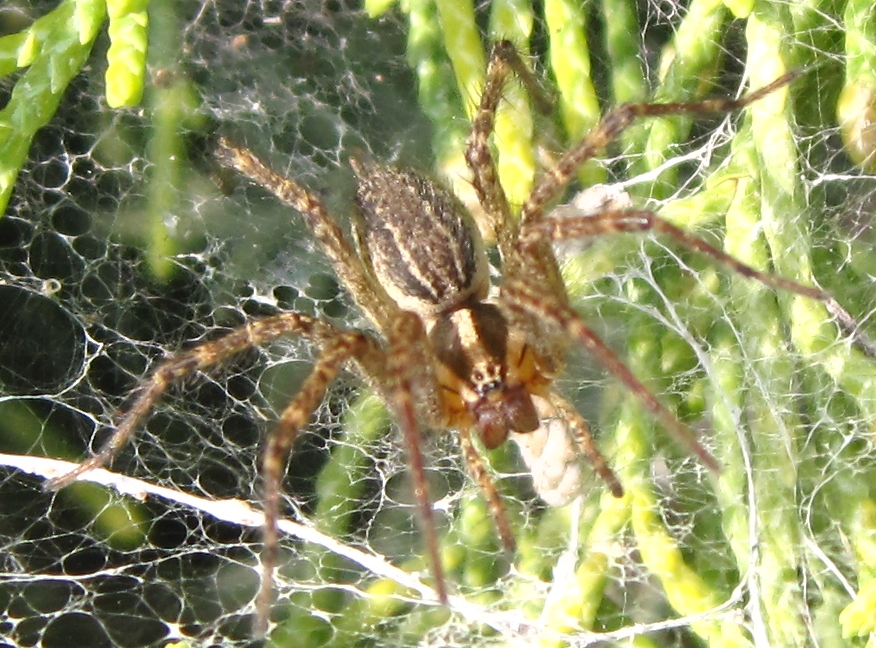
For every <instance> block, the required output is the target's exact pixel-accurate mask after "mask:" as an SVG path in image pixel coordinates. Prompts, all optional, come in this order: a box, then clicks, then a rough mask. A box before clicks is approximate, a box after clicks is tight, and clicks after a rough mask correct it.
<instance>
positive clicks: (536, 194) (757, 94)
mask: <svg viewBox="0 0 876 648" xmlns="http://www.w3.org/2000/svg"><path fill="white" fill-rule="evenodd" d="M798 75H799V72H796V71H795V72H788V73H786V74H784V75H782V76H780V77H779V78H778V79H776V80H775V81H773V82H772V83H770V84H768V85H765V86H764V87H762V88H759V89H758V90H755V91H754V92H752V93H750V94H748V95H747V96H745V97H742V98H741V99H726V98H718V99H706V100H704V101H692V102H680V103H626V104H621V105H620V106H617V107H616V108H614V109H613V110H611V112H609V113H608V114H606V115H605V116H604V117H603V118H602V120H600V122H599V124H597V125H596V128H594V129H593V130H592V131H590V133H588V134H587V136H586V137H585V138H584V139H583V140H581V142H580V143H579V144H577V145H576V146H575V147H574V148H571V149H569V151H568V152H566V154H565V155H563V157H562V158H560V161H559V162H557V164H556V166H554V167H553V168H552V169H549V170H548V171H547V172H546V173H544V174H543V175H542V176H541V177H540V178H539V179H538V181H537V183H536V185H535V188H534V189H533V190H532V193H531V194H530V196H529V199H528V200H527V201H526V204H524V205H523V210H522V211H521V215H520V221H521V226H524V227H525V226H526V224H527V223H531V222H533V221H538V220H541V219H542V218H543V217H544V207H545V205H546V204H548V203H549V202H551V201H552V200H553V199H554V198H556V197H557V194H558V193H559V192H560V191H561V190H562V188H563V187H565V186H566V184H568V182H569V180H570V179H571V178H572V177H573V176H574V174H575V172H576V171H577V170H578V168H579V167H580V166H581V165H582V164H584V162H586V161H587V160H590V159H592V158H593V157H594V156H596V155H597V154H598V153H599V151H601V150H602V149H604V148H605V147H606V146H608V145H609V144H610V143H611V142H613V141H614V140H615V139H617V138H618V137H619V136H620V135H621V134H622V133H623V132H624V131H625V130H626V129H627V128H628V127H629V126H630V125H631V124H632V123H633V122H634V121H635V120H637V119H639V118H641V117H662V116H666V115H683V114H701V113H726V112H730V111H734V110H739V109H741V108H744V107H745V106H748V105H749V104H751V103H753V102H755V101H757V100H758V99H762V98H763V97H765V96H766V95H768V94H770V93H771V92H773V91H775V90H777V89H778V88H781V87H782V86H784V85H787V84H788V83H790V82H791V81H793V80H794V79H795V78H796V77H797V76H798Z"/></svg>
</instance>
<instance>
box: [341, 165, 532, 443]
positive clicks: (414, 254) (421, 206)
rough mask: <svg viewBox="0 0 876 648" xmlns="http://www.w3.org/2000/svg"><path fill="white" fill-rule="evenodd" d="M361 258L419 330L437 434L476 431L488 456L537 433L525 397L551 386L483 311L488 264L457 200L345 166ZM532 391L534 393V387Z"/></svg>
mask: <svg viewBox="0 0 876 648" xmlns="http://www.w3.org/2000/svg"><path fill="white" fill-rule="evenodd" d="M352 164H353V169H354V171H355V172H356V174H357V176H358V179H359V184H358V189H357V192H356V204H357V206H358V208H359V214H360V215H361V224H360V233H359V237H358V238H359V241H360V250H361V253H362V258H363V259H364V260H365V261H366V263H367V264H368V265H370V270H371V271H372V272H373V274H374V276H375V278H376V280H377V282H378V283H379V284H380V285H381V286H382V287H383V288H384V289H385V290H386V292H387V294H388V296H389V297H390V298H391V299H392V300H393V301H394V302H395V303H396V304H397V305H398V307H399V308H400V309H401V310H404V311H410V312H413V313H416V314H417V315H418V316H419V317H420V318H421V320H422V321H423V326H424V328H425V331H426V334H427V336H428V340H429V344H430V346H431V348H432V351H433V353H434V356H435V360H436V361H437V365H436V367H435V370H436V377H437V380H438V384H439V385H440V389H441V406H442V407H441V409H442V410H443V411H444V415H443V416H441V417H440V420H438V421H436V423H437V424H438V425H439V426H440V427H444V428H459V427H465V428H474V429H476V430H477V432H478V434H479V435H480V438H481V441H482V442H483V444H484V446H485V447H487V448H490V449H492V448H496V447H498V446H499V445H501V444H502V443H504V441H505V440H506V438H507V437H508V433H509V432H517V433H526V432H532V431H534V430H535V429H536V428H538V425H539V420H538V414H537V413H536V411H535V406H534V405H533V402H532V398H531V393H533V392H535V391H537V389H538V388H540V387H543V386H544V385H546V384H547V383H548V382H549V381H548V380H547V379H546V378H545V377H544V376H543V375H542V374H541V372H540V371H539V369H538V367H537V364H538V363H537V361H536V359H535V358H534V357H533V352H532V350H531V348H530V347H528V346H527V345H526V342H525V340H523V339H522V336H520V335H515V336H511V335H509V326H508V321H507V319H506V317H505V315H503V314H502V312H501V310H500V309H499V307H498V306H496V305H495V304H492V303H487V302H485V301H484V300H485V299H486V298H487V296H488V293H489V289H490V281H489V263H488V261H487V255H486V251H485V250H484V244H483V241H482V239H481V235H480V232H479V230H478V228H477V225H476V224H475V222H474V219H473V218H472V217H471V215H470V214H469V213H468V211H467V210H466V208H465V207H464V206H463V205H462V203H461V202H460V200H459V199H458V198H457V197H456V196H455V195H454V194H453V193H452V192H450V191H449V190H448V189H447V188H445V187H444V186H443V185H441V184H439V183H437V182H435V181H433V180H432V179H430V178H428V177H426V176H424V175H421V174H419V173H417V172H415V171H412V170H409V169H396V168H391V167H382V166H379V165H369V167H368V168H367V169H366V167H364V166H362V165H361V164H359V163H357V162H355V161H353V163H352ZM536 386H538V387H536Z"/></svg>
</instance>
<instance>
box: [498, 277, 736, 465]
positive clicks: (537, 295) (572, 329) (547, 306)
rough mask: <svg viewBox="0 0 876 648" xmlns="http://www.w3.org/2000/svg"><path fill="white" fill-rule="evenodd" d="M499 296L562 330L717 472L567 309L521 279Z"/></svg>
mask: <svg viewBox="0 0 876 648" xmlns="http://www.w3.org/2000/svg"><path fill="white" fill-rule="evenodd" d="M502 297H503V299H504V300H505V305H506V307H507V308H508V309H509V310H511V311H514V312H517V313H520V314H523V315H529V316H530V317H533V316H534V317H536V318H540V319H543V320H546V321H549V322H553V323H554V324H555V326H557V327H559V328H560V329H562V330H565V331H566V333H567V334H568V335H569V337H571V338H572V339H574V340H577V341H578V342H579V343H580V344H581V346H583V347H584V348H585V349H587V351H588V352H589V353H590V354H591V355H592V356H593V357H594V358H595V359H596V360H597V361H598V362H599V364H601V365H602V366H603V367H605V368H606V369H607V370H608V371H609V372H610V373H611V374H613V375H614V376H615V377H617V378H618V379H619V380H620V381H621V382H623V383H624V385H626V386H627V388H628V389H629V390H630V391H631V392H633V394H635V396H636V398H638V399H639V402H640V403H641V404H642V405H643V406H644V407H645V409H646V410H648V411H649V412H650V413H651V415H652V416H654V418H656V419H657V420H658V421H659V422H660V424H661V425H663V427H664V428H666V429H667V430H668V431H669V432H671V433H672V434H674V435H675V436H676V437H677V438H678V439H679V440H680V441H681V442H682V443H683V444H684V445H685V446H687V447H688V448H689V449H690V450H691V452H693V453H694V454H695V455H696V456H697V457H699V458H700V460H701V461H702V462H703V464H704V465H706V466H707V467H708V468H710V469H711V470H714V471H715V472H718V471H719V470H720V468H719V466H718V462H717V461H716V460H715V458H714V457H713V456H712V455H711V454H709V452H708V450H706V449H705V448H704V447H703V446H702V445H700V443H699V441H697V438H696V435H695V434H694V432H693V431H692V430H691V429H690V428H688V427H687V426H686V425H684V424H683V423H682V422H681V421H679V420H678V419H677V418H676V417H675V415H673V414H672V413H671V412H670V411H669V410H668V409H666V408H665V407H664V406H663V405H662V404H661V403H660V401H659V400H657V397H656V396H654V394H652V393H651V391H650V390H649V389H648V388H647V387H646V386H645V385H644V384H642V382H641V381H640V380H639V379H638V378H636V376H635V375H633V372H632V371H630V370H629V368H628V367H627V366H626V365H625V364H624V363H623V362H622V361H621V359H620V358H618V357H617V355H615V353H614V352H613V351H612V350H611V349H609V348H608V346H607V345H606V344H605V342H603V341H602V339H601V338H600V337H599V336H598V335H596V333H594V332H593V331H592V330H591V329H590V327H588V326H587V324H585V323H584V320H583V319H581V317H580V316H579V315H578V314H577V313H576V312H575V311H574V310H572V308H571V307H569V306H568V305H566V304H561V303H559V302H557V301H555V300H551V299H545V297H544V292H543V291H541V290H538V289H537V288H533V287H532V286H529V285H527V283H526V282H525V281H523V280H521V279H515V280H513V281H510V282H507V283H505V284H504V285H503V287H502Z"/></svg>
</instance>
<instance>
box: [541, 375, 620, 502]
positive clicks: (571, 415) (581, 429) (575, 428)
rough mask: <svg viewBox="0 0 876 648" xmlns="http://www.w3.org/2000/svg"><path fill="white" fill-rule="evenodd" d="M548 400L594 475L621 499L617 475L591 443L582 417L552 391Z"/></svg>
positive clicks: (567, 402)
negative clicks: (565, 425) (570, 432)
mask: <svg viewBox="0 0 876 648" xmlns="http://www.w3.org/2000/svg"><path fill="white" fill-rule="evenodd" d="M548 400H549V402H550V404H551V406H553V408H554V409H555V410H556V412H557V414H559V415H560V418H562V419H563V420H564V421H565V422H566V424H567V425H568V426H569V427H570V428H571V430H572V436H574V438H575V442H576V443H577V444H578V448H579V449H580V450H581V452H583V453H584V456H585V457H587V461H588V462H590V465H591V466H593V469H594V470H595V471H596V473H597V474H598V475H599V476H600V477H602V480H603V481H604V482H605V483H606V485H607V486H608V490H610V491H611V494H612V495H614V496H615V497H623V496H624V488H623V486H621V483H620V481H619V480H618V478H617V475H615V474H614V471H613V470H612V469H611V468H609V466H608V462H607V461H606V460H605V457H604V456H603V455H602V453H601V452H600V451H599V448H597V447H596V443H595V442H594V441H593V435H592V434H590V430H589V429H588V427H587V422H586V421H585V420H584V417H583V416H581V414H579V413H578V411H577V410H576V409H575V408H574V407H572V405H571V403H569V401H567V400H566V399H565V398H563V397H562V396H560V395H559V394H558V393H556V392H554V391H551V392H550V393H549V395H548Z"/></svg>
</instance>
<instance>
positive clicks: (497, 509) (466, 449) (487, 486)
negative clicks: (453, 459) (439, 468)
mask: <svg viewBox="0 0 876 648" xmlns="http://www.w3.org/2000/svg"><path fill="white" fill-rule="evenodd" d="M457 431H458V432H459V444H460V445H461V446H462V452H463V455H464V456H465V463H466V465H467V466H468V471H469V473H471V476H472V477H473V478H474V480H475V481H476V482H477V483H478V486H480V489H481V493H483V495H484V498H485V499H486V500H487V506H489V507H490V514H491V515H492V516H493V519H494V520H495V521H496V528H497V529H498V531H499V538H500V540H501V541H502V546H503V547H505V551H507V552H508V553H509V554H513V553H514V551H515V549H516V547H517V543H516V541H515V540H514V532H513V531H511V523H510V522H509V521H508V515H507V513H506V512H505V506H504V505H503V504H502V498H501V497H500V496H499V493H498V491H497V490H496V486H495V485H494V484H493V480H491V479H490V476H489V475H488V474H487V469H486V468H485V467H484V462H483V461H481V458H480V455H478V451H477V450H476V449H475V447H474V443H473V442H472V440H471V430H469V429H468V428H466V427H461V428H459V429H458V430H457Z"/></svg>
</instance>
